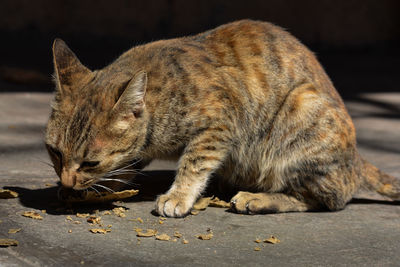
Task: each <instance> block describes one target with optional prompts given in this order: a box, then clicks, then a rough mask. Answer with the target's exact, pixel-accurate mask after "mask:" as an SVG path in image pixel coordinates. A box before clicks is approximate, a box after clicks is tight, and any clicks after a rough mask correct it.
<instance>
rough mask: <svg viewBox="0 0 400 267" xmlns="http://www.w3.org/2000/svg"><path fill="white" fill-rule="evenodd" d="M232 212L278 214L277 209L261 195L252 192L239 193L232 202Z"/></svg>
mask: <svg viewBox="0 0 400 267" xmlns="http://www.w3.org/2000/svg"><path fill="white" fill-rule="evenodd" d="M230 204H231V210H232V211H234V212H237V213H241V214H261V213H276V212H278V210H277V207H273V206H272V205H271V203H269V202H268V201H267V200H266V199H263V198H262V197H261V196H260V195H258V194H254V193H250V192H242V191H241V192H239V193H237V194H236V195H235V196H234V197H233V198H232V199H231V201H230Z"/></svg>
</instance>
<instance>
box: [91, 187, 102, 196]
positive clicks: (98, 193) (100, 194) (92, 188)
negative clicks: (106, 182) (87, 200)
mask: <svg viewBox="0 0 400 267" xmlns="http://www.w3.org/2000/svg"><path fill="white" fill-rule="evenodd" d="M89 188H91V189H93V190H94V191H95V192H96V193H97V194H98V195H99V196H101V194H100V192H99V191H98V190H97V189H96V188H94V187H93V186H90V187H89Z"/></svg>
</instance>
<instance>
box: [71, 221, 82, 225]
mask: <svg viewBox="0 0 400 267" xmlns="http://www.w3.org/2000/svg"><path fill="white" fill-rule="evenodd" d="M72 223H73V224H81V222H80V221H73V222H72Z"/></svg>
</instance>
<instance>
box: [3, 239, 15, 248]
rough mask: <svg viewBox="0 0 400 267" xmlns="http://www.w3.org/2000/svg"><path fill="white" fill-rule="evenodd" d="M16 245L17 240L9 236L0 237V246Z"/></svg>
mask: <svg viewBox="0 0 400 267" xmlns="http://www.w3.org/2000/svg"><path fill="white" fill-rule="evenodd" d="M9 246H18V241H17V240H15V239H10V238H0V247H9Z"/></svg>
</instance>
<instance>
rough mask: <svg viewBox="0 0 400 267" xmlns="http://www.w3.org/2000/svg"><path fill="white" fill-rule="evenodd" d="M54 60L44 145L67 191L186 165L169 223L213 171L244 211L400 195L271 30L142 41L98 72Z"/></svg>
mask: <svg viewBox="0 0 400 267" xmlns="http://www.w3.org/2000/svg"><path fill="white" fill-rule="evenodd" d="M53 61H54V68H55V74H54V81H55V87H56V93H55V98H54V101H53V102H52V111H51V115H50V118H49V121H48V124H47V129H46V136H45V142H46V147H47V150H48V152H49V155H50V158H51V160H52V162H53V164H54V168H55V171H56V173H57V174H58V176H59V177H60V179H61V183H62V185H63V186H64V187H66V188H72V189H75V190H83V189H86V188H88V187H91V186H94V185H99V186H104V185H102V183H103V182H106V181H110V180H114V181H116V182H123V179H125V178H126V177H123V176H124V175H126V174H130V172H134V170H131V169H132V168H133V169H140V168H143V167H144V166H146V165H147V164H149V162H151V160H153V159H178V168H177V171H176V177H175V181H174V183H173V184H172V186H171V188H170V189H169V190H168V191H167V192H166V193H165V194H163V195H160V196H159V197H158V198H157V200H156V207H155V211H156V212H157V213H158V214H159V215H162V216H168V217H183V216H185V215H187V214H188V213H189V212H190V210H191V208H192V206H193V204H194V203H195V201H196V200H197V199H198V198H199V196H200V195H201V194H202V192H203V190H204V189H205V187H206V185H207V183H208V181H209V179H210V177H211V176H212V175H213V174H216V175H218V176H219V177H221V179H223V183H224V184H225V185H227V186H228V185H231V186H235V187H237V188H240V190H242V191H239V192H238V193H237V194H236V195H235V196H234V197H233V198H232V199H231V201H230V205H231V210H232V211H234V212H237V213H243V214H259V213H276V212H291V211H309V210H319V209H325V210H330V211H336V210H340V209H343V208H344V207H345V205H346V203H347V202H348V201H349V200H350V199H351V198H352V196H353V195H354V194H355V193H356V192H357V190H358V189H360V188H368V189H370V190H374V191H377V192H378V193H380V194H382V195H385V196H388V197H390V198H392V199H399V198H400V181H399V180H397V179H396V178H394V177H392V176H389V175H387V174H384V173H383V172H381V171H379V170H378V169H377V168H376V167H375V166H373V165H371V164H370V163H368V162H367V161H365V160H364V159H363V158H361V156H360V155H359V154H358V152H357V149H356V134H355V129H354V126H353V123H352V121H351V118H350V116H349V114H348V112H347V111H346V108H345V106H344V104H343V101H342V99H341V98H340V96H339V95H338V93H337V91H336V90H335V88H334V86H333V84H332V82H331V81H330V79H329V78H328V76H327V74H326V73H325V72H324V70H323V68H322V67H321V65H320V64H319V63H318V61H317V59H316V57H315V56H314V55H313V53H312V52H310V51H309V50H308V49H307V48H306V47H305V46H304V45H303V44H301V43H300V42H299V41H298V40H297V39H296V38H295V37H293V36H292V35H290V34H289V33H288V32H286V31H284V30H283V29H281V28H280V27H278V26H275V25H273V24H270V23H267V22H260V21H252V20H241V21H236V22H233V23H229V24H225V25H222V26H220V27H218V28H215V29H212V30H209V31H206V32H204V33H200V34H197V35H194V36H190V37H183V38H177V39H171V40H161V41H156V42H152V43H148V44H145V45H140V46H136V47H133V48H132V49H130V50H128V51H127V52H125V53H123V54H122V55H121V56H120V57H119V58H118V59H116V60H115V61H114V62H113V63H112V64H110V65H108V66H106V67H105V68H103V69H101V70H94V71H91V70H89V69H88V68H86V67H85V66H84V65H82V63H81V62H80V61H79V59H78V58H77V57H76V56H75V54H74V53H73V52H72V51H71V50H70V49H69V48H68V47H67V45H66V44H65V43H64V42H63V41H62V40H60V39H56V40H55V41H54V44H53ZM120 177H122V178H120ZM112 186H113V187H112V188H114V186H116V185H115V184H113V185H112Z"/></svg>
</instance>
